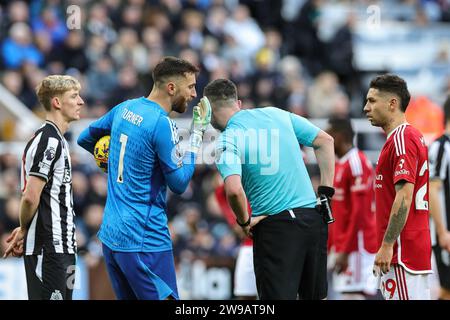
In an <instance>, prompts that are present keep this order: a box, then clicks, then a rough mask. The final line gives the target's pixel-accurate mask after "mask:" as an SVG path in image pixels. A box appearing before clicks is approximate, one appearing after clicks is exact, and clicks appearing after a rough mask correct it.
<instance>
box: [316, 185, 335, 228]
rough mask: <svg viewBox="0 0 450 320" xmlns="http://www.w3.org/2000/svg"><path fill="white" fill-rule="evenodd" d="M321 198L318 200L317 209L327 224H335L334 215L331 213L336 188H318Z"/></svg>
mask: <svg viewBox="0 0 450 320" xmlns="http://www.w3.org/2000/svg"><path fill="white" fill-rule="evenodd" d="M317 193H318V194H319V197H318V198H317V206H316V209H317V210H318V211H319V213H320V214H321V215H322V217H323V221H325V223H327V224H330V223H333V222H334V218H333V214H332V212H331V198H332V197H333V195H334V188H332V187H327V186H319V188H317Z"/></svg>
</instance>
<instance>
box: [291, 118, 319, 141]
mask: <svg viewBox="0 0 450 320" xmlns="http://www.w3.org/2000/svg"><path fill="white" fill-rule="evenodd" d="M289 117H290V119H291V123H292V127H293V128H294V132H295V136H296V137H297V141H298V142H299V143H300V144H302V145H305V146H308V147H311V146H312V144H313V142H314V139H316V137H317V134H318V133H319V131H320V129H319V128H318V127H316V126H315V125H313V124H312V123H311V122H310V121H308V120H307V119H305V118H303V117H301V116H298V115H296V114H293V113H289Z"/></svg>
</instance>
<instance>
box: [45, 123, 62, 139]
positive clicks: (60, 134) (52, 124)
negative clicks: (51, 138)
mask: <svg viewBox="0 0 450 320" xmlns="http://www.w3.org/2000/svg"><path fill="white" fill-rule="evenodd" d="M45 123H47V124H49V125H51V126H52V127H53V128H55V130H56V132H58V135H59V136H60V137H61V138H62V139H64V136H63V134H62V133H61V130H59V128H58V126H57V125H56V123H54V122H53V121H51V120H45Z"/></svg>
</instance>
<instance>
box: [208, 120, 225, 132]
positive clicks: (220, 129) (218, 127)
mask: <svg viewBox="0 0 450 320" xmlns="http://www.w3.org/2000/svg"><path fill="white" fill-rule="evenodd" d="M211 125H212V127H213V128H214V129H217V130H219V131H220V132H222V131H223V130H225V128H224V127H222V126H221V125H220V124H219V123H218V122H217V121H216V119H215V118H214V117H211Z"/></svg>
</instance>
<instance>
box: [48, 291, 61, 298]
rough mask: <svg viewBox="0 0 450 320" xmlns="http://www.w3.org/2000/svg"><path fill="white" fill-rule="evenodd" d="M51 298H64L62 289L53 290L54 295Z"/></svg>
mask: <svg viewBox="0 0 450 320" xmlns="http://www.w3.org/2000/svg"><path fill="white" fill-rule="evenodd" d="M50 300H63V296H62V294H61V291H59V290H55V291H54V292H52V296H51V297H50Z"/></svg>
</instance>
